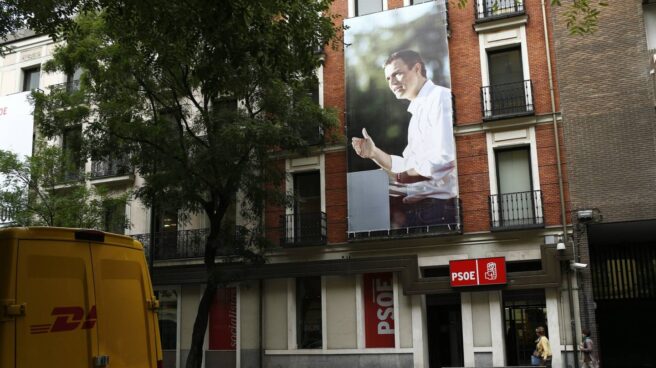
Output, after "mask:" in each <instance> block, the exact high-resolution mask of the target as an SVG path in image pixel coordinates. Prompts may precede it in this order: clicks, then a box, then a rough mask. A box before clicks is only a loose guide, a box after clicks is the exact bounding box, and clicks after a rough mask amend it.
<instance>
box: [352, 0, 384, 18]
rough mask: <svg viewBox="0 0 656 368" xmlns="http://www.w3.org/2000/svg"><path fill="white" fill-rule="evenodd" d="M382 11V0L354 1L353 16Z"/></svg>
mask: <svg viewBox="0 0 656 368" xmlns="http://www.w3.org/2000/svg"><path fill="white" fill-rule="evenodd" d="M382 10H383V0H355V14H356V15H366V14H371V13H376V12H379V11H382Z"/></svg>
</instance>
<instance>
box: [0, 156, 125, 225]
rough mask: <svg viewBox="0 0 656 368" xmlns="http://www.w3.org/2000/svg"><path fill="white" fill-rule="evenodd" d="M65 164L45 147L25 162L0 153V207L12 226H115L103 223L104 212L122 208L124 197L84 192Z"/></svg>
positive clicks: (105, 218)
mask: <svg viewBox="0 0 656 368" xmlns="http://www.w3.org/2000/svg"><path fill="white" fill-rule="evenodd" d="M67 163H70V161H69V160H68V158H67V157H66V155H65V154H64V153H63V152H62V150H61V149H59V148H58V147H54V146H47V145H45V144H39V145H38V146H37V149H36V153H35V154H34V155H33V156H31V157H27V158H25V160H21V159H20V158H19V157H17V156H16V154H15V153H12V152H10V151H4V150H0V180H1V181H0V207H3V208H6V209H11V213H12V216H11V217H12V220H13V224H14V225H16V226H60V227H79V228H88V229H101V230H102V229H105V228H107V227H108V226H111V225H116V224H108V223H107V222H106V220H107V216H106V211H107V209H111V208H114V207H116V206H118V207H120V206H123V208H125V202H126V199H127V194H126V193H124V194H122V195H120V196H117V197H112V196H110V195H109V193H106V192H104V191H98V190H95V189H94V188H87V187H86V186H85V184H84V182H83V181H82V180H81V179H83V178H82V177H81V176H80V175H79V171H77V172H76V173H75V174H76V175H73V176H71V175H70V174H71V170H70V167H71V165H68V164H67ZM73 166H74V165H73ZM123 225H124V226H125V224H123Z"/></svg>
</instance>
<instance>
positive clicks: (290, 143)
mask: <svg viewBox="0 0 656 368" xmlns="http://www.w3.org/2000/svg"><path fill="white" fill-rule="evenodd" d="M100 5H101V6H102V7H101V9H99V11H98V12H88V13H83V14H81V15H80V16H79V17H78V18H77V20H76V25H75V26H74V27H70V28H69V29H68V30H67V31H66V33H65V38H66V43H65V45H63V46H61V47H59V48H58V49H57V50H56V52H55V54H54V57H53V59H52V61H50V62H49V63H47V64H46V65H45V67H44V69H45V70H46V71H49V72H53V71H63V72H66V73H69V74H71V73H72V72H73V71H74V70H76V69H78V68H81V69H82V70H83V73H82V78H81V86H80V87H81V88H80V90H79V91H75V92H72V93H71V92H70V91H65V90H63V89H53V90H50V91H44V92H37V93H35V96H34V97H35V100H36V110H35V120H36V121H37V122H38V124H39V129H40V131H41V132H42V133H44V134H45V135H47V136H55V135H58V134H61V133H62V132H63V131H64V130H65V129H67V128H69V127H71V126H76V125H78V124H83V125H84V127H85V128H84V134H83V136H84V137H83V138H84V139H83V141H84V143H83V149H82V150H83V152H84V153H85V155H86V157H91V158H92V159H97V158H101V157H104V156H106V155H108V154H110V153H112V152H121V153H124V154H128V155H129V157H130V158H131V160H132V163H133V164H134V165H135V167H136V168H137V170H138V172H139V174H140V175H141V176H142V177H143V178H144V179H145V184H144V185H143V186H142V187H141V188H139V189H138V190H136V192H135V195H136V196H137V197H138V198H140V199H141V200H143V201H144V203H146V204H148V205H150V206H158V205H162V203H161V199H165V201H166V205H167V206H169V207H173V208H178V209H180V210H181V212H183V213H187V214H194V213H201V214H204V215H206V216H207V218H208V220H209V221H208V223H209V227H210V229H209V235H208V238H207V243H206V246H205V265H206V267H207V270H208V274H209V275H210V277H209V279H208V281H207V288H206V290H205V293H204V295H203V297H202V299H201V302H200V306H199V309H198V314H197V319H196V323H195V325H194V331H193V335H192V347H191V353H190V355H189V358H188V361H187V366H188V367H199V366H200V364H201V358H202V346H203V339H204V335H205V330H206V328H207V322H208V311H209V307H210V305H211V302H212V299H213V295H214V293H215V291H216V288H217V284H218V282H219V280H225V279H229V276H226V275H222V274H221V269H220V267H215V258H216V257H217V256H224V257H227V259H228V261H230V260H232V261H239V262H243V261H248V260H251V261H259V260H260V259H261V256H260V255H259V254H260V253H259V252H258V250H257V249H258V248H257V246H258V245H262V244H263V240H262V239H261V238H260V237H259V234H258V233H257V231H256V230H257V229H250V231H249V229H240V232H239V236H235V231H234V230H230V231H229V230H228V228H229V227H227V226H224V222H226V221H228V220H227V219H228V218H229V217H230V214H228V211H229V208H231V204H232V203H234V202H235V200H236V199H237V194H238V193H239V194H240V195H239V201H240V208H242V213H241V217H242V218H246V219H248V220H252V221H253V222H254V223H257V221H259V219H261V213H262V207H263V203H264V200H265V199H266V200H267V201H269V202H271V201H277V202H279V203H284V202H285V199H286V198H285V195H284V193H282V192H281V190H280V188H279V187H276V186H267V185H264V184H265V183H268V182H280V180H282V178H283V175H284V172H281V171H279V170H276V169H275V167H276V166H275V165H274V166H272V165H270V164H271V161H270V157H271V156H272V155H273V156H275V155H276V153H277V152H294V151H300V152H307V150H308V149H311V148H309V147H310V146H311V144H313V143H316V142H317V141H318V140H317V138H320V137H321V135H320V133H321V132H331V131H334V130H335V129H334V128H335V126H336V122H337V119H336V117H335V114H334V113H332V112H330V111H326V110H323V109H321V108H320V107H319V106H318V105H317V104H316V103H315V102H313V101H312V100H311V98H310V96H309V94H308V90H309V89H311V88H317V86H318V85H317V80H316V77H315V70H316V68H317V67H318V66H319V62H320V59H319V57H318V54H317V51H318V50H321V49H322V48H323V47H324V46H326V45H327V44H329V43H331V41H332V40H334V38H335V35H336V33H337V27H336V26H335V24H334V22H333V20H334V18H333V17H332V16H330V15H328V11H329V5H330V1H329V0H318V1H307V0H268V1H250V0H231V1H216V2H207V1H197V0H191V1H186V2H161V1H143V0H125V1H107V2H106V3H101V4H100Z"/></svg>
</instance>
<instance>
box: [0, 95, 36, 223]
mask: <svg viewBox="0 0 656 368" xmlns="http://www.w3.org/2000/svg"><path fill="white" fill-rule="evenodd" d="M29 95H30V92H22V93H15V94H12V95H8V96H3V97H0V149H1V150H5V151H11V152H13V153H15V154H17V155H18V157H19V158H20V159H24V158H25V156H32V134H33V126H34V118H33V116H32V113H33V111H34V106H33V105H32V103H31V102H30V101H29V100H28V97H29ZM4 181H5V177H4V175H2V174H0V191H2V190H4V189H5V188H4ZM11 222H12V219H11V211H9V209H7V208H4V207H3V206H2V205H1V204H0V226H2V225H3V224H8V223H11Z"/></svg>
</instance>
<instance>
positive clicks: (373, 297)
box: [362, 272, 394, 348]
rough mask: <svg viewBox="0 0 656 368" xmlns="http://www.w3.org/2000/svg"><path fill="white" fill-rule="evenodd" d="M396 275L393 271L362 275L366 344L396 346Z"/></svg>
mask: <svg viewBox="0 0 656 368" xmlns="http://www.w3.org/2000/svg"><path fill="white" fill-rule="evenodd" d="M393 280H394V277H393V275H392V273H391V272H386V273H369V274H364V275H363V276H362V283H363V287H362V290H363V291H362V292H363V299H362V300H363V304H364V330H365V344H366V347H368V348H393V347H394V283H393V282H394V281H393Z"/></svg>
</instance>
